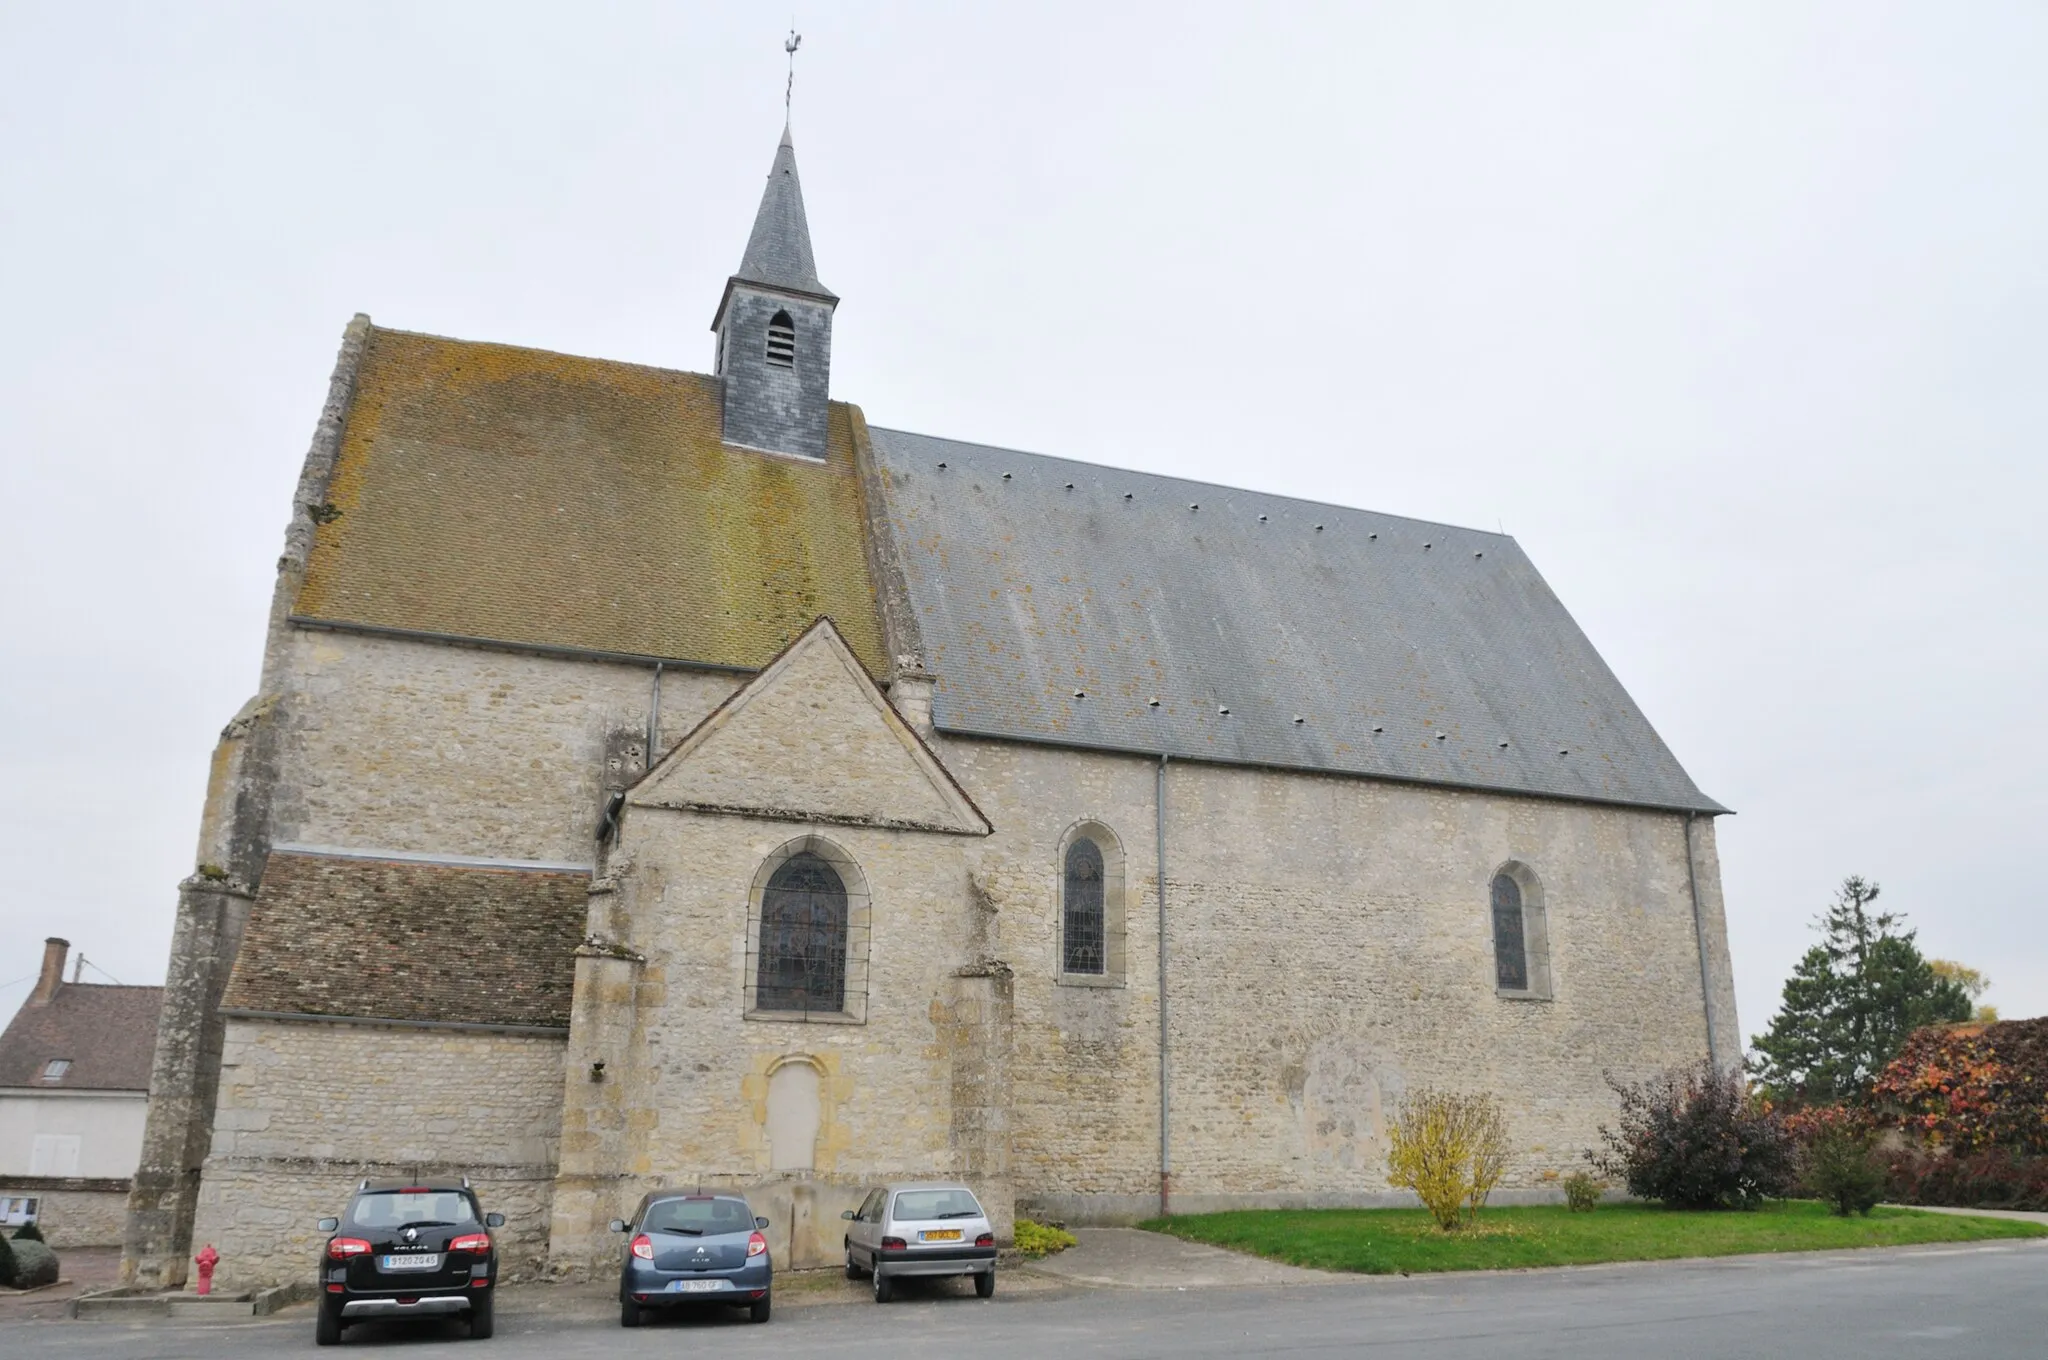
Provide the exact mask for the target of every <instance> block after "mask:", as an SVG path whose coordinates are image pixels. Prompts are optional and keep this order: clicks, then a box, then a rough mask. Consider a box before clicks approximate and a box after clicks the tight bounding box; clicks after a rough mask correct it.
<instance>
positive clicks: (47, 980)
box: [28, 935, 71, 1006]
mask: <svg viewBox="0 0 2048 1360" xmlns="http://www.w3.org/2000/svg"><path fill="white" fill-rule="evenodd" d="M70 952H71V941H69V940H60V939H58V938H57V937H56V936H55V935H52V936H51V937H50V938H49V939H47V940H44V941H43V975H42V976H41V977H39V978H37V979H36V989H35V990H34V991H33V992H30V993H29V996H28V1004H29V1005H31V1006H46V1005H48V1004H49V1003H50V998H51V997H53V996H55V995H57V988H58V987H59V986H61V985H62V984H63V982H64V956H65V955H66V954H69V953H70Z"/></svg>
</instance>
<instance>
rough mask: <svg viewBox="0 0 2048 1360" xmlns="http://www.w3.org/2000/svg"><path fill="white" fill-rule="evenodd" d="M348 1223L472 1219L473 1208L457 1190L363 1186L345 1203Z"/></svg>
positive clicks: (399, 1224)
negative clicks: (351, 1203)
mask: <svg viewBox="0 0 2048 1360" xmlns="http://www.w3.org/2000/svg"><path fill="white" fill-rule="evenodd" d="M348 1221H349V1223H350V1224H351V1225H352V1226H354V1227H358V1228H403V1227H405V1226H406V1225H407V1224H413V1225H416V1226H423V1225H426V1224H430V1223H434V1224H441V1223H445V1224H448V1225H450V1226H455V1225H458V1224H463V1223H474V1222H476V1209H475V1208H474V1207H473V1206H472V1205H471V1204H470V1202H469V1196H468V1195H465V1194H463V1193H462V1192H461V1191H459V1190H366V1191H364V1192H363V1193H362V1194H360V1195H357V1196H356V1201H355V1203H354V1204H353V1205H351V1206H349V1211H348Z"/></svg>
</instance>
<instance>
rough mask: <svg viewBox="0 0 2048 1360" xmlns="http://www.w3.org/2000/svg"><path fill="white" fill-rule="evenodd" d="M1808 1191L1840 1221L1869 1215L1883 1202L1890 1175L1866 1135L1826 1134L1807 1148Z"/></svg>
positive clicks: (1840, 1130) (1842, 1131) (1841, 1130)
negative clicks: (1853, 1216) (1859, 1215)
mask: <svg viewBox="0 0 2048 1360" xmlns="http://www.w3.org/2000/svg"><path fill="white" fill-rule="evenodd" d="M1803 1179H1804V1180H1805V1183H1806V1191H1807V1193H1808V1194H1810V1195H1812V1196H1813V1197H1814V1198H1815V1199H1817V1200H1820V1201H1821V1202H1822V1203H1824V1204H1826V1205H1827V1206H1828V1208H1829V1209H1830V1210H1832V1211H1833V1212H1834V1213H1835V1214H1836V1215H1837V1216H1838V1217H1841V1218H1847V1217H1848V1216H1849V1215H1850V1214H1863V1215H1866V1216H1867V1215H1868V1214H1869V1213H1870V1211H1871V1210H1872V1209H1873V1208H1875V1207H1876V1205H1877V1202H1878V1201H1879V1200H1881V1199H1883V1198H1884V1192H1885V1185H1886V1181H1887V1173H1886V1170H1885V1168H1884V1167H1883V1166H1881V1165H1879V1163H1878V1160H1877V1157H1876V1155H1875V1153H1873V1151H1872V1150H1871V1137H1870V1135H1869V1134H1867V1133H1863V1132H1860V1131H1858V1130H1855V1129H1849V1128H1831V1129H1827V1130H1824V1131H1823V1132H1822V1133H1821V1134H1820V1135H1819V1136H1817V1137H1816V1138H1815V1139H1814V1140H1813V1141H1812V1142H1811V1143H1809V1144H1808V1145H1807V1148H1806V1174H1805V1176H1804V1178H1803Z"/></svg>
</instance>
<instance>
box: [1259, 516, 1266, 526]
mask: <svg viewBox="0 0 2048 1360" xmlns="http://www.w3.org/2000/svg"><path fill="white" fill-rule="evenodd" d="M1265 522H1266V517H1265V516H1264V515H1260V516H1259V523H1261V524H1264V523H1265Z"/></svg>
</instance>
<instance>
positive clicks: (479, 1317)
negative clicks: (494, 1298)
mask: <svg viewBox="0 0 2048 1360" xmlns="http://www.w3.org/2000/svg"><path fill="white" fill-rule="evenodd" d="M496 1326H497V1321H496V1320H495V1319H494V1318H493V1317H492V1316H491V1296H490V1295H488V1294H486V1295H484V1296H483V1297H482V1298H480V1299H471V1300H470V1303H469V1339H470V1340H472V1341H487V1340H489V1339H490V1335H491V1331H492V1329H493V1328H495V1327H496Z"/></svg>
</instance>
